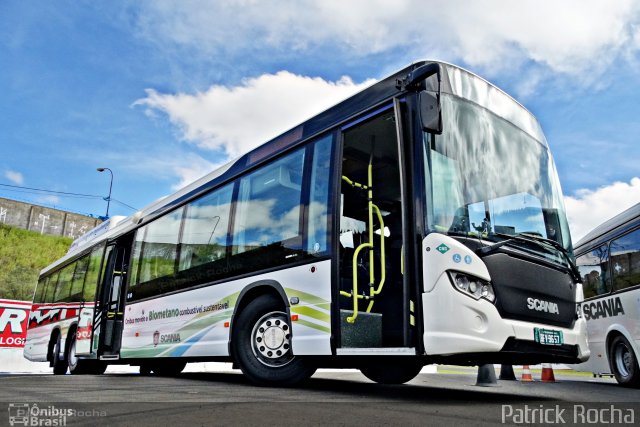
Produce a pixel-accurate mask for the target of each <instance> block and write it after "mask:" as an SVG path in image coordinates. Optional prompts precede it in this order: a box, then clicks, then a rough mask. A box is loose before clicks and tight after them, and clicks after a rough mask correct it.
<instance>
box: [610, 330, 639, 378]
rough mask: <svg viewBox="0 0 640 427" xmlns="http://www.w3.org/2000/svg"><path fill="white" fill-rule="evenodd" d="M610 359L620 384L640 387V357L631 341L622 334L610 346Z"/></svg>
mask: <svg viewBox="0 0 640 427" xmlns="http://www.w3.org/2000/svg"><path fill="white" fill-rule="evenodd" d="M609 361H610V363H611V369H612V371H613V375H615V377H616V381H618V384H620V385H622V386H624V387H640V369H638V359H637V357H636V355H635V354H634V352H633V348H632V347H631V344H629V341H627V339H626V338H625V337H623V336H622V335H618V336H616V337H615V338H614V339H613V340H612V341H611V345H610V346H609Z"/></svg>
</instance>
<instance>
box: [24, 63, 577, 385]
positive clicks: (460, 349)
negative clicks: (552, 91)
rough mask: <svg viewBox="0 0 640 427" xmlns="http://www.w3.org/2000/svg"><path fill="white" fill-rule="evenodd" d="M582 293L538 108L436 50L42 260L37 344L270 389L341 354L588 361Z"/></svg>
mask: <svg viewBox="0 0 640 427" xmlns="http://www.w3.org/2000/svg"><path fill="white" fill-rule="evenodd" d="M274 102H278V100H274ZM241 113H242V112H239V114H241ZM247 120H248V121H249V122H250V121H251V117H247ZM248 125H250V123H249V124H248ZM94 294H95V295H94ZM582 298H583V294H582V287H581V284H580V283H579V276H578V273H577V270H576V269H575V264H574V262H573V254H572V244H571V238H570V236H569V229H568V226H567V220H566V215H565V209H564V206H563V202H562V193H561V190H560V185H559V182H558V177H557V173H556V169H555V166H554V163H553V160H552V157H551V154H550V152H549V148H548V145H547V142H546V140H545V137H544V135H543V133H542V131H541V129H540V126H539V124H538V122H537V120H536V119H535V118H534V117H533V115H531V113H529V112H528V111H527V110H526V109H525V108H524V107H523V106H522V105H520V104H519V103H517V102H516V101H515V100H513V99H512V98H510V97H509V96H508V95H506V94H505V93H504V92H502V91H500V90H499V89H497V88H496V87H494V86H492V85H491V84H490V83H488V82H486V81H485V80H483V79H481V78H479V77H478V76H476V75H474V74H472V73H470V72H468V71H465V70H463V69H461V68H459V67H456V66H454V65H450V64H446V63H439V62H427V61H423V62H417V63H414V64H412V65H410V66H408V67H406V68H404V69H402V70H400V71H398V72H396V73H394V74H393V75H391V76H389V77H387V78H385V79H383V80H381V81H380V82H378V83H376V84H374V85H372V86H371V87H369V88H367V89H365V90H363V91H362V92H360V93H358V94H356V95H354V96H352V97H351V98H348V99H346V100H345V101H343V102H341V103H339V104H337V105H336V106H334V107H332V108H330V109H328V110H326V111H324V112H323V113H321V114H318V115H317V116H315V117H313V118H311V119H309V120H307V121H306V122H304V123H302V124H300V125H299V126H297V127H295V128H293V129H291V130H290V131H288V132H286V133H284V134H282V135H280V136H278V137H276V138H275V139H273V140H271V141H269V142H267V143H265V144H264V145H262V146H260V147H258V148H256V149H254V150H253V151H251V152H249V153H247V154H246V155H244V156H242V157H240V158H239V159H237V160H235V161H232V162H230V163H228V164H227V165H226V166H224V167H222V168H220V169H219V170H216V171H214V172H212V173H211V174H209V175H207V176H205V177H203V178H201V179H200V180H198V181H196V182H194V183H193V184H191V185H189V186H187V187H186V188H184V189H182V190H180V191H178V192H177V193H176V194H173V195H171V196H169V197H166V198H164V199H162V200H161V201H158V202H156V203H154V204H152V205H151V206H148V207H147V208H145V209H143V210H142V211H140V212H138V213H136V214H134V215H133V216H131V217H129V218H126V219H124V220H122V221H120V222H119V223H118V224H117V225H116V226H115V227H114V228H111V229H110V230H108V231H106V232H104V233H103V234H100V235H96V236H94V238H93V239H92V240H90V241H87V242H84V243H83V244H81V245H77V247H75V248H74V249H73V251H72V252H71V253H69V254H68V255H67V256H65V257H64V258H62V259H60V260H58V261H57V262H55V263H54V264H52V265H50V266H49V267H47V268H45V269H44V270H43V271H42V274H41V277H40V282H39V285H38V287H37V290H36V292H35V298H34V310H33V313H32V317H31V321H30V328H29V332H28V337H27V343H26V347H25V356H26V357H27V358H28V359H30V360H41V361H44V360H48V361H49V362H50V363H51V364H52V366H53V367H54V371H55V372H56V373H64V372H66V371H67V367H69V369H70V371H71V372H72V373H83V372H93V373H96V372H101V371H103V370H104V366H105V365H106V364H112V363H118V364H131V365H134V366H136V365H139V366H140V369H141V371H143V372H149V371H153V372H155V373H157V374H174V373H178V372H180V371H181V370H182V369H183V368H184V366H185V364H186V363H188V362H200V361H230V362H233V363H234V366H236V367H238V368H240V369H241V370H242V372H243V373H244V374H245V375H246V376H247V377H248V378H249V379H250V380H251V381H252V382H254V383H258V384H294V383H297V382H299V381H301V380H304V379H306V378H308V377H309V376H310V375H312V374H313V372H314V371H315V369H316V368H318V367H329V366H331V367H345V368H346V367H349V368H359V369H361V371H362V372H363V373H364V374H365V375H366V376H367V377H368V378H370V379H372V380H374V381H377V382H381V383H403V382H406V381H409V380H411V379H412V378H413V377H415V376H416V375H417V373H418V372H419V371H420V369H421V367H423V366H424V365H425V364H429V363H444V362H446V363H455V364H461V365H475V364H480V363H517V364H522V363H531V364H533V363H540V362H563V363H578V362H580V361H583V360H586V359H587V358H588V356H589V349H588V346H587V341H586V322H585V320H584V318H582V317H580V316H579V313H578V312H577V309H576V308H577V301H582Z"/></svg>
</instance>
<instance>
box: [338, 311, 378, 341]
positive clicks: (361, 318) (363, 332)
mask: <svg viewBox="0 0 640 427" xmlns="http://www.w3.org/2000/svg"><path fill="white" fill-rule="evenodd" d="M350 316H353V311H351V310H340V326H341V328H340V333H341V337H342V338H341V341H340V342H341V344H342V347H351V348H360V347H364V348H371V347H380V346H381V345H382V314H379V313H361V312H359V313H358V317H357V318H356V320H355V322H354V323H349V322H347V317H350Z"/></svg>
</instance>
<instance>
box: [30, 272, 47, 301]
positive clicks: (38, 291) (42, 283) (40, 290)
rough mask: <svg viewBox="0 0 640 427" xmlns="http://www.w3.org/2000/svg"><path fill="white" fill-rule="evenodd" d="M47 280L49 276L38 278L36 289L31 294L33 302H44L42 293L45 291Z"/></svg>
mask: <svg viewBox="0 0 640 427" xmlns="http://www.w3.org/2000/svg"><path fill="white" fill-rule="evenodd" d="M48 281H49V277H43V278H41V279H40V280H38V289H36V293H35V294H34V296H33V302H34V303H43V302H44V295H45V292H46V288H47V283H48Z"/></svg>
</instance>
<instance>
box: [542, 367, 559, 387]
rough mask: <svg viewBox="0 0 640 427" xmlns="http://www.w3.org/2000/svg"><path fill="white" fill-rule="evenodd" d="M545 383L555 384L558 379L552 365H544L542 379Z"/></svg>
mask: <svg viewBox="0 0 640 427" xmlns="http://www.w3.org/2000/svg"><path fill="white" fill-rule="evenodd" d="M540 379H541V380H542V382H543V383H555V382H556V377H555V376H554V375H553V368H552V367H551V363H543V364H542V376H541V378H540Z"/></svg>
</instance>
